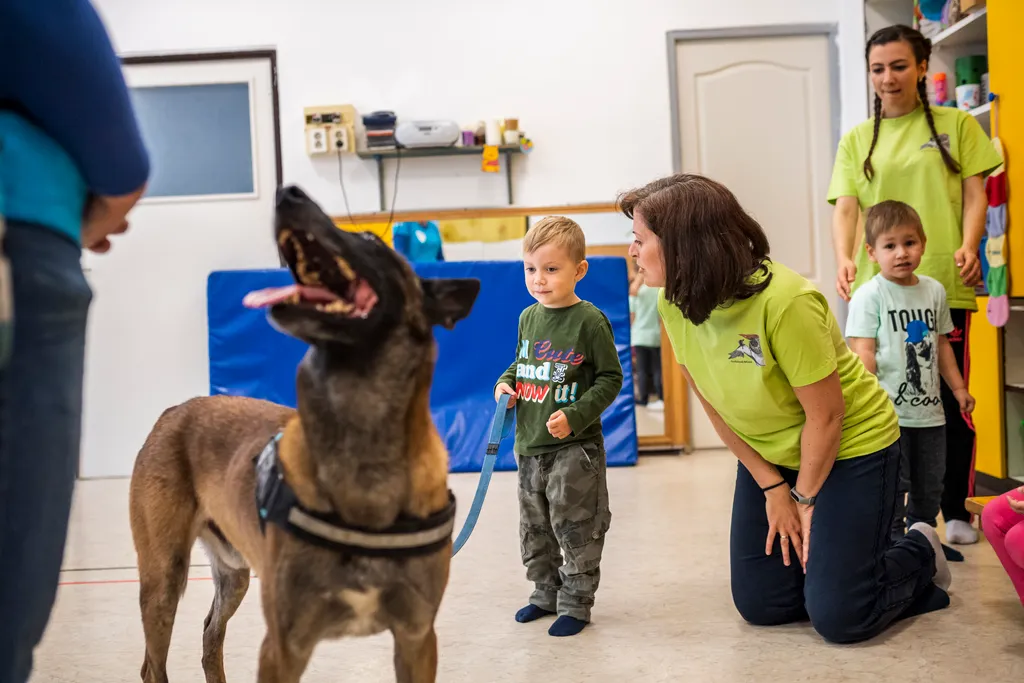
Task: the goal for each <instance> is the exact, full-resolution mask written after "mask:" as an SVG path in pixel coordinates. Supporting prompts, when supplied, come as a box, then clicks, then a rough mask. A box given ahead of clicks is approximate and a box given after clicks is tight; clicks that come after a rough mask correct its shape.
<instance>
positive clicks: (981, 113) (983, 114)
mask: <svg viewBox="0 0 1024 683" xmlns="http://www.w3.org/2000/svg"><path fill="white" fill-rule="evenodd" d="M969 113H970V115H971V116H973V117H974V118H976V119H978V123H980V124H981V127H982V128H984V129H985V130H986V131H989V132H990V131H991V123H990V122H989V117H990V116H991V115H992V103H991V102H986V103H985V104H983V105H981V106H980V107H975V108H974V109H972V110H971V111H970V112H969Z"/></svg>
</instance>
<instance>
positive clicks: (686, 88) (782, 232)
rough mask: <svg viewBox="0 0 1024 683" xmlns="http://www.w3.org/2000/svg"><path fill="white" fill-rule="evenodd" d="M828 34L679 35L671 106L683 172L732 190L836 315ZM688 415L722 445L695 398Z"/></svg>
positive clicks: (698, 444)
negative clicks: (828, 195) (687, 37)
mask: <svg viewBox="0 0 1024 683" xmlns="http://www.w3.org/2000/svg"><path fill="white" fill-rule="evenodd" d="M831 40H832V39H831V38H830V37H829V35H827V34H821V35H797V36H771V37H749V38H746V37H745V38H719V39H701V40H680V41H678V42H677V43H676V54H675V58H676V64H675V66H676V79H677V88H676V91H677V92H676V94H677V97H678V99H677V102H676V103H675V104H676V106H677V107H678V112H679V116H678V125H679V130H678V140H679V146H680V149H679V153H680V157H679V160H680V162H681V169H680V170H682V171H686V172H694V173H701V174H703V175H707V176H709V177H711V178H713V179H715V180H717V181H719V182H722V183H723V184H725V185H726V186H727V187H728V188H729V189H730V190H732V191H733V193H734V194H735V195H736V197H737V198H738V199H739V201H740V203H741V204H742V205H743V207H744V208H745V209H746V210H747V211H748V212H749V213H751V214H752V215H753V216H754V217H755V218H756V219H757V220H758V222H759V223H760V224H761V226H762V227H763V228H764V230H765V232H766V233H767V234H768V239H769V242H770V244H771V255H772V258H773V259H774V260H775V261H777V262H779V263H783V264H785V265H787V266H789V267H790V268H792V269H794V270H795V271H797V272H798V273H801V274H802V275H804V276H806V277H807V278H809V279H810V280H811V281H813V282H814V283H815V284H816V285H817V286H818V288H819V289H820V290H821V291H822V292H823V293H824V294H825V296H826V297H828V300H829V304H830V305H831V306H832V310H833V312H835V313H836V314H837V315H840V314H841V310H840V308H839V298H838V296H837V295H836V292H835V288H834V287H833V286H832V281H833V279H834V277H835V258H834V256H833V253H832V244H831V227H830V225H831V215H832V214H831V207H830V206H829V204H828V203H827V201H826V199H825V197H826V193H827V189H828V183H829V178H830V176H831V172H832V161H833V158H834V152H835V145H836V142H837V140H836V139H835V136H836V131H835V123H834V118H833V113H838V112H833V92H834V87H835V86H836V84H835V83H833V82H832V81H833V78H834V76H833V74H834V72H833V70H832V69H833V67H834V66H835V65H834V64H832V61H833V60H834V57H833V54H834V52H833V51H832V45H831V44H830V41H831ZM834 106H836V107H838V103H835V105H834ZM690 412H691V415H690V417H691V442H692V445H693V447H694V448H718V447H721V446H722V442H721V440H720V439H719V438H718V435H717V434H716V433H715V431H714V428H713V427H712V426H711V423H710V421H709V420H708V419H707V416H706V415H705V414H704V410H703V408H702V407H701V405H700V403H699V402H698V401H697V400H696V397H693V396H692V395H691V401H690Z"/></svg>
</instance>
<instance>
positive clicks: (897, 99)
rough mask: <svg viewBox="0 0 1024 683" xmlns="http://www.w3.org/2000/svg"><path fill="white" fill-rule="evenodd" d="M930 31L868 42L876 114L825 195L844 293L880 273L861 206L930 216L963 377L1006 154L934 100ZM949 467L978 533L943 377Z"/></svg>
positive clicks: (970, 451)
mask: <svg viewBox="0 0 1024 683" xmlns="http://www.w3.org/2000/svg"><path fill="white" fill-rule="evenodd" d="M931 51H932V46H931V41H930V40H928V39H927V38H925V37H924V36H922V35H921V33H920V32H918V31H915V30H914V29H912V28H910V27H908V26H902V25H895V26H888V27H886V28H883V29H881V30H879V31H877V32H876V33H875V34H874V35H872V36H871V38H870V39H869V40H868V43H867V47H866V50H865V58H866V59H867V63H868V69H869V71H870V74H871V85H872V86H873V89H874V91H875V103H874V112H875V113H874V118H873V120H871V121H865V122H863V123H861V124H859V125H857V126H856V127H854V128H853V129H852V130H850V131H849V132H848V133H846V135H844V136H843V139H842V140H841V141H840V143H839V149H838V151H837V154H836V161H835V168H834V169H833V173H832V182H831V185H830V187H829V191H828V201H829V202H830V203H832V204H834V205H835V207H836V210H835V212H834V214H833V220H832V236H833V240H834V247H835V251H836V262H837V264H838V267H839V268H838V270H839V272H838V275H837V277H836V289H837V290H838V291H839V295H840V296H841V297H843V299H845V300H846V301H849V300H850V295H851V293H852V291H853V290H854V289H856V288H857V287H859V286H860V285H862V284H864V283H865V282H867V281H868V280H870V279H871V278H872V277H873V276H874V275H875V274H877V273H878V266H877V264H874V263H872V262H871V261H870V260H869V259H868V254H867V251H866V249H865V247H864V237H863V235H860V236H858V235H857V232H858V231H857V227H858V219H859V217H860V215H861V212H862V211H866V210H867V209H868V208H869V207H871V206H873V205H875V204H877V203H879V202H881V201H884V200H887V199H895V200H899V201H902V202H906V203H907V204H910V205H911V206H912V207H914V209H916V210H917V212H918V214H920V216H921V220H922V223H923V224H924V231H925V236H926V238H927V243H928V248H927V250H926V251H925V254H924V257H923V258H922V260H921V265H920V267H919V268H918V270H917V272H918V273H920V274H923V275H928V276H930V277H932V278H935V279H936V280H938V281H939V282H941V283H942V285H943V286H944V287H945V288H946V297H947V300H948V302H949V307H950V311H951V313H952V317H953V326H954V330H953V332H952V333H951V334H950V335H949V340H950V342H951V344H952V347H953V350H954V353H955V355H956V359H957V365H958V366H959V367H960V372H961V373H962V374H963V375H964V377H965V378H966V377H967V373H966V372H965V371H964V366H965V364H966V362H967V356H968V353H967V332H968V329H969V321H970V313H971V312H972V311H977V310H978V304H977V302H976V301H975V298H974V289H973V288H974V286H975V285H976V284H978V283H979V282H980V281H981V264H980V262H979V260H978V247H979V245H980V243H981V238H982V237H983V236H984V234H985V211H986V206H987V200H986V197H985V186H984V177H985V176H986V175H987V174H988V173H990V172H992V171H993V170H994V169H995V168H996V167H998V166H999V165H1000V164H1001V163H1002V160H1001V159H1000V157H999V155H998V153H997V152H996V151H995V148H994V147H993V146H992V144H991V141H990V140H989V139H988V137H987V136H986V135H985V132H984V131H983V130H982V128H981V126H980V125H979V124H978V122H977V121H976V120H975V119H974V117H973V116H971V115H970V114H968V113H967V112H963V111H960V110H958V109H954V108H952V107H934V108H933V107H931V106H930V105H929V103H928V93H927V85H926V80H925V79H926V78H927V71H928V60H929V58H930V57H931ZM941 395H942V404H943V407H944V409H945V413H946V474H945V480H944V491H943V494H942V516H943V518H944V519H945V520H946V539H947V540H948V541H949V542H950V543H961V544H964V543H975V542H977V540H978V534H977V532H976V531H975V530H974V529H973V528H972V527H971V525H970V513H968V512H967V509H966V508H965V507H964V500H965V499H966V498H967V497H968V496H969V495H970V483H971V470H972V469H973V460H974V431H973V429H972V427H971V425H970V424H969V423H968V421H967V418H965V417H964V416H963V415H962V414H961V413H960V406H959V403H958V401H957V399H956V397H955V396H954V395H953V392H952V391H951V390H950V388H949V387H948V386H947V385H946V384H945V383H943V384H942V389H941Z"/></svg>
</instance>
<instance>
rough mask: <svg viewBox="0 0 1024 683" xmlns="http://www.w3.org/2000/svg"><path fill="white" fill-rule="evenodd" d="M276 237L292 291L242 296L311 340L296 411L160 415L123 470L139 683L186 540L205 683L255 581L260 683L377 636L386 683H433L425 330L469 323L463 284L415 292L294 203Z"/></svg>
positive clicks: (436, 497) (438, 468)
mask: <svg viewBox="0 0 1024 683" xmlns="http://www.w3.org/2000/svg"><path fill="white" fill-rule="evenodd" d="M275 233H276V236H277V241H278V245H279V247H280V251H281V254H282V256H283V257H284V259H285V261H286V263H287V265H288V267H289V268H290V269H291V271H292V274H293V276H294V278H295V280H296V283H297V284H296V285H293V286H291V287H286V288H280V289H274V290H264V291H262V292H255V293H253V294H250V295H249V296H248V297H247V301H246V303H247V305H249V306H251V307H260V308H262V307H265V306H268V307H269V308H270V318H271V321H272V322H273V324H274V325H275V326H276V327H278V328H279V329H281V330H283V331H284V332H287V333H288V334H291V335H293V336H295V337H297V338H299V339H301V340H303V341H305V342H307V343H309V344H310V348H309V350H308V352H307V354H306V355H305V357H304V358H303V360H302V362H301V364H300V366H299V368H298V377H297V397H298V409H297V410H292V409H290V408H287V407H284V406H279V405H275V404H272V403H268V402H266V401H260V400H255V399H248V398H240V397H229V396H217V397H203V398H196V399H193V400H190V401H188V402H186V403H183V404H181V405H179V406H175V407H173V408H170V409H169V410H167V411H165V412H164V414H163V415H162V416H161V417H160V419H159V420H158V421H157V423H156V425H155V426H154V428H153V430H152V432H151V433H150V435H149V437H148V438H147V440H146V443H145V445H144V446H143V447H142V450H141V451H140V453H139V455H138V458H137V460H136V462H135V471H134V473H133V475H132V481H131V502H130V507H131V526H132V536H133V538H134V541H135V549H136V552H137V554H138V562H139V577H140V580H141V586H140V592H139V602H140V606H141V609H142V624H143V629H144V631H145V637H146V653H145V659H144V661H143V664H142V678H143V680H144V681H146V682H158V681H159V682H163V681H167V670H166V664H167V649H168V645H169V644H170V640H171V629H172V626H173V624H174V616H175V611H176V608H177V603H178V600H179V599H180V598H181V596H182V594H183V593H184V591H185V585H186V576H187V573H188V565H189V557H190V553H191V548H192V546H193V544H194V542H195V541H196V540H197V539H198V540H199V541H200V542H201V543H202V544H203V545H204V546H205V549H206V551H207V554H208V555H209V556H210V562H211V566H212V571H213V580H214V586H215V589H216V595H215V597H214V601H213V605H212V606H211V607H210V613H209V615H208V616H207V618H206V623H205V630H204V632H203V670H204V671H205V673H206V680H207V682H208V683H212V682H218V683H222V682H223V681H224V680H225V679H224V653H223V646H224V634H225V628H226V625H227V621H228V619H230V618H231V616H232V614H234V612H235V610H236V609H238V606H239V604H240V603H241V601H242V598H243V597H244V596H245V593H246V589H247V588H248V586H249V576H250V569H251V570H254V571H255V572H256V574H257V575H258V576H259V578H260V589H261V597H262V604H263V613H264V617H265V619H266V623H267V634H266V637H265V639H264V641H263V646H262V649H261V651H260V660H259V677H258V680H259V681H260V682H261V683H293V682H296V681H298V680H299V678H300V676H301V675H302V672H303V671H304V670H305V668H306V665H307V663H308V661H309V658H310V655H311V654H312V652H313V648H314V647H315V646H316V644H317V643H318V642H319V641H320V640H323V639H327V638H340V637H343V636H365V635H371V634H375V633H379V632H382V631H384V630H390V631H391V632H392V634H393V635H394V639H395V655H394V665H395V673H396V677H397V680H398V681H410V682H411V681H415V682H427V681H434V680H435V676H436V670H437V639H436V636H435V632H434V619H435V617H436V615H437V611H438V608H439V606H440V603H441V598H442V596H443V594H444V591H445V588H446V586H447V582H448V566H449V562H450V560H451V553H452V547H451V533H452V526H453V522H454V499H453V498H452V497H451V494H450V492H449V490H448V487H447V476H448V454H447V451H446V450H445V447H444V444H443V443H442V441H441V439H440V437H439V435H438V434H437V431H436V430H435V428H434V425H433V422H432V421H431V417H430V411H429V393H430V384H431V380H432V378H433V369H434V358H435V344H434V338H433V326H434V325H435V324H441V325H444V326H446V327H449V328H450V327H451V326H452V325H454V324H455V322H456V321H458V320H460V319H462V318H464V317H465V316H466V315H468V313H469V311H470V309H471V308H472V305H473V302H474V301H475V299H476V295H477V293H478V292H479V287H480V284H479V282H478V281H476V280H425V279H423V280H421V279H420V278H419V277H418V276H416V274H415V273H414V272H413V270H412V268H411V267H410V266H409V264H408V263H407V262H406V261H405V260H404V259H403V258H402V257H401V256H400V255H399V254H397V253H396V252H395V251H394V250H392V249H391V248H390V247H388V246H387V245H386V244H384V243H383V242H382V241H381V240H379V239H378V238H376V237H374V236H373V235H370V234H369V233H348V232H344V231H342V230H339V229H338V228H337V227H335V226H334V224H333V223H332V222H331V220H330V219H329V218H328V217H327V216H326V215H325V214H324V213H323V212H322V211H321V210H320V208H319V207H318V206H317V205H316V204H315V203H314V202H313V201H312V200H310V199H309V198H308V197H307V196H306V195H305V194H304V193H303V192H302V191H301V190H298V189H297V188H294V187H290V188H285V189H283V190H281V191H279V192H278V197H277V208H276V220H275Z"/></svg>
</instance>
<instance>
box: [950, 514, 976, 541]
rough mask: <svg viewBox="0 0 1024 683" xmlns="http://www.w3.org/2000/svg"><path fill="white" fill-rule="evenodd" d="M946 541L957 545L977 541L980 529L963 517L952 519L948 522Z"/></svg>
mask: <svg viewBox="0 0 1024 683" xmlns="http://www.w3.org/2000/svg"><path fill="white" fill-rule="evenodd" d="M946 541H947V542H949V543H953V544H956V545H971V544H972V543H977V542H978V530H977V529H975V528H974V527H973V526H971V525H970V524H968V523H967V522H965V521H963V520H962V519H953V520H950V521H948V522H946Z"/></svg>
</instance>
